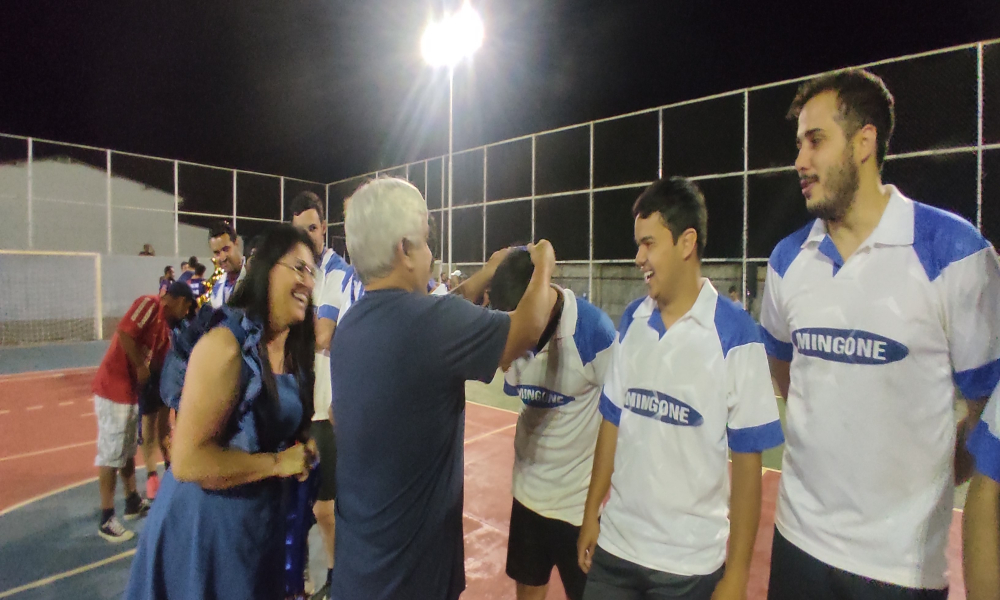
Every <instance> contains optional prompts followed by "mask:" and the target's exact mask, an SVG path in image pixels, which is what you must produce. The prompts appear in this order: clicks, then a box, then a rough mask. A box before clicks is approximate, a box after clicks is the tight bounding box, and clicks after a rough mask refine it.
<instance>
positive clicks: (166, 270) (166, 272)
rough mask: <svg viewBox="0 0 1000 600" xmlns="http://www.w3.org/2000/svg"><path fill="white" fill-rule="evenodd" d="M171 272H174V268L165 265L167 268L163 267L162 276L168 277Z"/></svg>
mask: <svg viewBox="0 0 1000 600" xmlns="http://www.w3.org/2000/svg"><path fill="white" fill-rule="evenodd" d="M173 270H174V266H173V265H167V266H165V267H163V274H164V275H168V274H170V272H171V271H173Z"/></svg>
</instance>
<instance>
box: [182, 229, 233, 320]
mask: <svg viewBox="0 0 1000 600" xmlns="http://www.w3.org/2000/svg"><path fill="white" fill-rule="evenodd" d="M208 246H209V248H211V249H212V260H214V261H215V264H216V265H218V266H219V267H221V268H222V270H223V271H225V272H226V278H225V279H224V280H222V281H220V282H218V283H216V284H215V285H214V286H212V297H211V299H210V302H211V304H212V307H213V308H219V307H221V306H222V305H223V304H225V303H226V302H228V301H229V297H230V296H232V294H233V290H234V289H236V284H237V282H239V281H240V280H242V279H243V278H244V277H246V267H245V265H244V264H243V263H244V261H243V250H242V249H241V248H240V241H239V238H237V237H236V230H235V229H233V226H232V225H230V224H229V223H227V222H225V221H216V222H215V223H214V224H213V225H212V226H211V227H210V228H209V230H208ZM191 258H192V259H194V257H191Z"/></svg>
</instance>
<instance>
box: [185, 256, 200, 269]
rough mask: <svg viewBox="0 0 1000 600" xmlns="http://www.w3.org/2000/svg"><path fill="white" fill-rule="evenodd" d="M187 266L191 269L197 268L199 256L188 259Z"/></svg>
mask: <svg viewBox="0 0 1000 600" xmlns="http://www.w3.org/2000/svg"><path fill="white" fill-rule="evenodd" d="M186 264H187V265H188V266H189V267H193V266H195V265H196V264H198V257H197V256H192V257H191V258H189V259H187V263H186Z"/></svg>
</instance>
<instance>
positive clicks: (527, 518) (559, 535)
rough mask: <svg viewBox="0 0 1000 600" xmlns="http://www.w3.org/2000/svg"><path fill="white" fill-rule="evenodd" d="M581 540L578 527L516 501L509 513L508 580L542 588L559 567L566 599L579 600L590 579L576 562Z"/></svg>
mask: <svg viewBox="0 0 1000 600" xmlns="http://www.w3.org/2000/svg"><path fill="white" fill-rule="evenodd" d="M578 537H580V528H579V527H577V526H575V525H572V524H570V523H567V522H565V521H560V520H559V519H550V518H548V517H543V516H542V515H540V514H538V513H536V512H535V511H533V510H531V509H530V508H528V507H526V506H525V505H523V504H521V503H520V502H518V501H517V500H516V499H515V500H514V507H513V508H512V509H511V511H510V539H509V540H508V542H507V576H508V577H510V578H511V579H513V580H514V581H516V582H518V583H520V584H522V585H532V586H540V585H545V584H547V583H548V582H549V575H550V574H551V573H552V567H557V568H558V569H559V577H560V578H561V579H562V582H563V588H564V589H565V590H566V596H567V597H568V598H569V599H570V600H580V599H581V598H583V588H584V585H585V584H586V583H587V576H586V575H585V574H584V573H583V571H581V570H580V565H579V564H578V563H577V561H576V540H577V538H578Z"/></svg>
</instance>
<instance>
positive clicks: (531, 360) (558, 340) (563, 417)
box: [490, 249, 615, 600]
mask: <svg viewBox="0 0 1000 600" xmlns="http://www.w3.org/2000/svg"><path fill="white" fill-rule="evenodd" d="M533 274H534V265H533V264H532V262H531V255H530V254H529V253H528V252H527V250H523V249H514V250H511V251H510V254H508V255H507V257H506V258H505V259H504V260H503V262H502V263H500V266H499V267H497V269H496V273H495V274H494V275H493V280H492V282H491V283H490V308H493V309H496V310H502V311H505V312H510V311H512V310H514V309H515V308H516V307H517V304H518V303H519V302H520V301H521V297H522V296H523V295H524V291H525V290H526V289H527V288H528V283H529V282H530V281H531V277H532V275H533ZM547 296H548V298H547V302H548V305H549V306H550V312H549V321H548V325H547V326H546V327H545V330H544V332H543V333H542V337H541V338H539V340H538V343H537V344H536V345H535V347H534V349H533V350H532V351H531V352H529V353H528V354H526V355H525V356H522V357H521V358H518V359H517V360H515V361H514V362H513V363H512V364H511V366H510V368H508V369H507V372H506V373H505V375H504V391H505V392H506V393H507V394H509V395H511V396H516V397H518V398H520V399H521V401H522V402H523V403H524V407H523V408H522V409H521V413H520V415H519V416H518V419H517V430H516V433H515V436H514V475H513V485H512V488H513V490H512V491H513V495H514V502H513V508H512V509H511V515H510V536H509V538H508V543H507V575H508V576H510V578H511V579H513V580H514V581H515V582H517V598H518V600H542V599H544V598H545V594H546V592H547V591H548V583H549V576H550V575H551V573H552V568H553V567H556V568H558V569H559V576H560V577H561V579H562V583H563V589H564V590H565V591H566V596H567V597H568V598H570V600H580V599H581V598H582V597H583V588H584V585H585V584H586V581H587V576H586V575H585V574H584V572H583V571H582V570H581V569H580V566H579V564H578V563H577V557H576V540H577V538H578V537H579V535H580V524H581V523H582V522H583V506H584V503H585V501H586V499H587V488H588V486H589V485H590V472H591V469H592V467H593V462H594V444H595V443H596V441H597V430H598V428H599V427H600V424H601V413H600V412H599V411H598V408H597V407H598V403H599V400H600V396H601V388H602V387H603V385H604V378H605V375H606V374H607V371H608V367H609V366H610V365H611V346H612V344H613V343H614V341H615V327H614V325H613V324H612V323H611V319H609V318H608V316H607V315H606V314H604V313H603V312H601V309H599V308H597V307H596V306H594V305H593V304H591V303H589V302H587V301H586V300H584V299H583V298H578V297H577V296H576V295H575V294H574V293H573V291H572V290H569V289H563V288H560V287H558V286H556V285H552V286H551V288H550V289H549V290H548V292H547Z"/></svg>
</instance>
